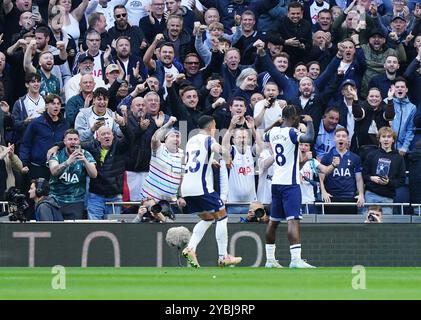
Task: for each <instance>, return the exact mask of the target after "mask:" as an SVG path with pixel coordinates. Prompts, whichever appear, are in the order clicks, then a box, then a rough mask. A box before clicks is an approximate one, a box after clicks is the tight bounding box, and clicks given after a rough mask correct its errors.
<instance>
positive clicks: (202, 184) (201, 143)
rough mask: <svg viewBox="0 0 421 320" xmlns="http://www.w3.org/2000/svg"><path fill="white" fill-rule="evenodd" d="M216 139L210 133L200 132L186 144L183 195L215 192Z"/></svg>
mask: <svg viewBox="0 0 421 320" xmlns="http://www.w3.org/2000/svg"><path fill="white" fill-rule="evenodd" d="M214 143H216V141H215V139H214V138H213V137H211V136H209V135H206V134H203V133H199V134H197V135H195V136H194V137H192V138H191V139H190V140H189V141H188V142H187V145H186V160H185V162H186V164H185V167H184V168H185V171H184V177H183V181H182V182H181V196H182V197H193V196H201V195H204V194H208V193H212V192H214V189H213V172H212V160H213V156H214V154H213V153H212V151H211V148H212V145H213V144H214Z"/></svg>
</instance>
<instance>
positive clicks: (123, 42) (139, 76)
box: [114, 36, 148, 88]
mask: <svg viewBox="0 0 421 320" xmlns="http://www.w3.org/2000/svg"><path fill="white" fill-rule="evenodd" d="M114 60H115V61H116V62H117V63H118V64H119V65H120V67H121V68H122V69H123V71H124V77H125V79H126V80H128V81H129V83H130V85H131V86H132V87H133V88H134V87H136V85H137V84H138V83H139V82H143V81H144V80H145V79H146V77H147V75H148V72H147V69H146V67H145V65H144V64H143V61H142V60H141V59H139V58H138V55H136V54H135V53H134V52H133V51H132V44H131V39H129V38H128V37H126V36H121V37H119V38H118V39H117V41H116V56H115V57H114Z"/></svg>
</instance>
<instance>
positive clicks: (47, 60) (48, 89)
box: [23, 40, 61, 96]
mask: <svg viewBox="0 0 421 320" xmlns="http://www.w3.org/2000/svg"><path fill="white" fill-rule="evenodd" d="M35 45H36V43H35V41H34V40H32V41H31V43H30V44H29V46H28V47H27V48H26V51H25V57H24V60H23V64H24V69H25V71H26V72H29V73H38V74H39V75H40V77H41V88H40V94H41V95H43V96H46V95H47V94H50V93H53V94H57V95H59V94H60V92H61V88H60V81H59V79H58V78H57V77H56V76H55V75H53V74H52V72H51V70H52V69H53V67H54V57H53V54H52V53H51V52H49V51H44V52H42V53H41V54H40V56H39V61H38V63H39V69H35V67H34V66H33V65H32V62H31V55H32V48H33V47H34V46H35Z"/></svg>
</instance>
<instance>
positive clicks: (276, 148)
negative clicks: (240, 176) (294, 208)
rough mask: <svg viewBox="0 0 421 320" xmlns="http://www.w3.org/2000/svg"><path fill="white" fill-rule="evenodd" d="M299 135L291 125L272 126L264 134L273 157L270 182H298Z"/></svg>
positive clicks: (283, 183) (281, 183) (290, 183)
mask: <svg viewBox="0 0 421 320" xmlns="http://www.w3.org/2000/svg"><path fill="white" fill-rule="evenodd" d="M301 135H302V133H301V132H299V131H298V130H297V129H295V128H291V127H284V128H281V127H274V128H272V129H270V130H269V131H268V132H267V133H266V134H265V141H266V142H270V144H271V147H272V150H273V157H274V158H275V163H274V166H275V169H274V173H273V178H272V184H280V185H293V184H300V168H299V161H298V143H299V137H300V136H301Z"/></svg>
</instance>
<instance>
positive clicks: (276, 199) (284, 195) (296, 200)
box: [270, 184, 303, 221]
mask: <svg viewBox="0 0 421 320" xmlns="http://www.w3.org/2000/svg"><path fill="white" fill-rule="evenodd" d="M300 208H301V189H300V185H299V184H293V185H279V184H273V185H272V205H271V209H270V219H271V220H273V221H280V220H282V219H286V220H291V219H297V220H298V219H300V220H301V219H302V218H303V217H302V216H301V211H300Z"/></svg>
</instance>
